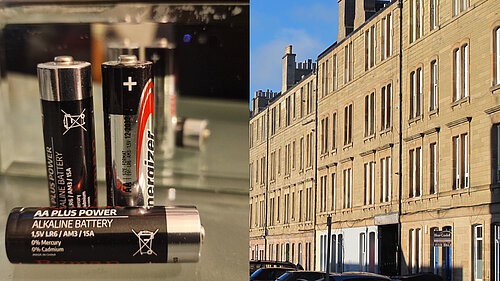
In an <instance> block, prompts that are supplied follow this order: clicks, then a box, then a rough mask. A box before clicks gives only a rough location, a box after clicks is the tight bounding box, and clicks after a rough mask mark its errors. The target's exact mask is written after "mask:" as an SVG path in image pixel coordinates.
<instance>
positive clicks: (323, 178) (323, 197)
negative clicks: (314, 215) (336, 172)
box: [319, 175, 328, 212]
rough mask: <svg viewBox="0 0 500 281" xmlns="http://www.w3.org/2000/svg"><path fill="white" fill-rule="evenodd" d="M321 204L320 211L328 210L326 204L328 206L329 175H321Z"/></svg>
mask: <svg viewBox="0 0 500 281" xmlns="http://www.w3.org/2000/svg"><path fill="white" fill-rule="evenodd" d="M320 186H321V190H320V205H319V211H320V212H326V206H328V204H327V202H328V193H327V190H328V176H326V175H325V176H321V177H320Z"/></svg>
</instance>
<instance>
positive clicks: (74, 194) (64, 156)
mask: <svg viewBox="0 0 500 281" xmlns="http://www.w3.org/2000/svg"><path fill="white" fill-rule="evenodd" d="M38 82H39V89H40V96H41V103H42V121H43V136H44V143H45V160H46V167H47V176H48V181H49V198H50V206H52V207H58V208H75V207H78V208H86V207H91V206H96V205H97V181H96V164H95V163H96V162H95V138H94V109H93V108H94V107H93V98H92V74H91V67H90V63H88V62H79V61H74V60H73V58H72V57H70V56H59V57H56V58H55V59H54V61H53V62H46V63H41V64H38Z"/></svg>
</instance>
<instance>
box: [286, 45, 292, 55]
mask: <svg viewBox="0 0 500 281" xmlns="http://www.w3.org/2000/svg"><path fill="white" fill-rule="evenodd" d="M291 53H292V45H288V46H286V48H285V54H291Z"/></svg>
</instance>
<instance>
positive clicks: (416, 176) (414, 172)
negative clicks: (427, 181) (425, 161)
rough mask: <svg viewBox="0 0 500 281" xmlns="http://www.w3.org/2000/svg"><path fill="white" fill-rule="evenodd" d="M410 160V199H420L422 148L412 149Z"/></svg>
mask: <svg viewBox="0 0 500 281" xmlns="http://www.w3.org/2000/svg"><path fill="white" fill-rule="evenodd" d="M408 160H409V163H408V164H409V165H408V167H409V171H408V175H409V184H408V186H409V187H410V190H409V194H410V198H412V197H419V196H420V195H421V194H422V148H421V147H417V148H414V149H410V153H409V157H408Z"/></svg>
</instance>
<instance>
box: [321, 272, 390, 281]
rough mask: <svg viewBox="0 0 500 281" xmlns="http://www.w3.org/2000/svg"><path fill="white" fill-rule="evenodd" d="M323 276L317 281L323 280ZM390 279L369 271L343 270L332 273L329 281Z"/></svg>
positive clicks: (382, 280)
mask: <svg viewBox="0 0 500 281" xmlns="http://www.w3.org/2000/svg"><path fill="white" fill-rule="evenodd" d="M324 280H325V278H321V279H319V280H317V281H324ZM344 280H349V281H390V280H391V279H390V278H389V277H387V276H384V275H379V274H375V273H370V272H344V273H342V274H332V275H330V280H329V281H344Z"/></svg>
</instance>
